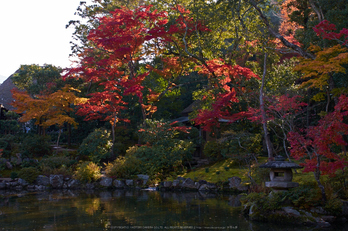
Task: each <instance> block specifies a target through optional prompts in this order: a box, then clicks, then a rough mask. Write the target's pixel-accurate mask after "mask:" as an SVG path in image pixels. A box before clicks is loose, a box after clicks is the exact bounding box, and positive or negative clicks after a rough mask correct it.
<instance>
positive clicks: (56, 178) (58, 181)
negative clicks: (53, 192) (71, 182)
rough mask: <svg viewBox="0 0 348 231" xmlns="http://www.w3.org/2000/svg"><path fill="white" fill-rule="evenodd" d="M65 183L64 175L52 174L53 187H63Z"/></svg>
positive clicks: (51, 182)
mask: <svg viewBox="0 0 348 231" xmlns="http://www.w3.org/2000/svg"><path fill="white" fill-rule="evenodd" d="M63 183H64V177H63V175H50V184H51V186H52V188H62V187H63Z"/></svg>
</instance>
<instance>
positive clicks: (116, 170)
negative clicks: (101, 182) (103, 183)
mask: <svg viewBox="0 0 348 231" xmlns="http://www.w3.org/2000/svg"><path fill="white" fill-rule="evenodd" d="M141 166H142V163H141V161H140V160H139V159H137V158H136V157H134V156H129V155H128V156H127V157H123V156H120V157H118V158H117V159H116V160H115V161H114V162H112V163H108V164H107V165H106V169H105V173H106V175H108V176H109V177H113V178H132V177H133V176H135V175H137V174H140V173H142V168H141Z"/></svg>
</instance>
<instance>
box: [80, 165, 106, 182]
mask: <svg viewBox="0 0 348 231" xmlns="http://www.w3.org/2000/svg"><path fill="white" fill-rule="evenodd" d="M100 169H101V168H100V167H99V166H98V165H97V164H95V163H93V162H88V161H86V162H80V163H79V164H78V166H77V168H76V171H75V174H74V177H75V179H77V180H80V181H81V182H89V183H90V182H92V181H97V180H98V179H99V178H100V177H101V173H100Z"/></svg>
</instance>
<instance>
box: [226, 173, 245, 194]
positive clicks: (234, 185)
mask: <svg viewBox="0 0 348 231" xmlns="http://www.w3.org/2000/svg"><path fill="white" fill-rule="evenodd" d="M241 183H242V179H241V178H239V177H237V176H233V177H231V178H228V185H229V188H230V189H232V190H237V191H247V190H248V186H246V185H241Z"/></svg>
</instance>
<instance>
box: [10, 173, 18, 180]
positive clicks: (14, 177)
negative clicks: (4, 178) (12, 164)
mask: <svg viewBox="0 0 348 231" xmlns="http://www.w3.org/2000/svg"><path fill="white" fill-rule="evenodd" d="M10 177H11V179H12V180H14V179H16V178H18V172H11V174H10Z"/></svg>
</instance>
